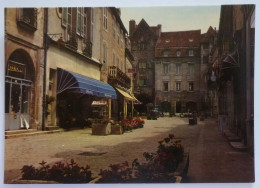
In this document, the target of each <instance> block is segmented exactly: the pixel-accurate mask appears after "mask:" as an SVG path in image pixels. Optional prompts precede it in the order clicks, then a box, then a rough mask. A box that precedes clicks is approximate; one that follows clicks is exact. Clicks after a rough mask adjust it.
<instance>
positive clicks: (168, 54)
mask: <svg viewBox="0 0 260 188" xmlns="http://www.w3.org/2000/svg"><path fill="white" fill-rule="evenodd" d="M200 37H201V31H200V30H193V31H180V32H162V33H161V35H160V38H159V39H158V41H157V44H156V46H155V61H156V63H155V105H156V106H158V107H159V108H160V110H161V111H162V112H164V113H165V114H169V115H170V114H175V115H176V114H180V113H184V112H193V111H201V110H203V106H202V101H203V94H202V93H201V90H200V89H201V83H200V82H201V79H200V77H201V75H200V71H201V61H200V56H201V54H200Z"/></svg>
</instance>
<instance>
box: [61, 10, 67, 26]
mask: <svg viewBox="0 0 260 188" xmlns="http://www.w3.org/2000/svg"><path fill="white" fill-rule="evenodd" d="M67 23H68V8H62V20H61V24H62V26H64V27H67Z"/></svg>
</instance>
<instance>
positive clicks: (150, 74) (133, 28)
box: [129, 19, 161, 113]
mask: <svg viewBox="0 0 260 188" xmlns="http://www.w3.org/2000/svg"><path fill="white" fill-rule="evenodd" d="M129 27H130V28H129V33H130V35H129V38H130V41H131V51H132V54H133V56H134V58H135V60H134V62H133V63H134V67H135V69H136V74H135V81H134V93H135V95H136V97H137V99H138V100H140V101H141V102H142V104H140V105H136V109H137V111H138V112H139V113H143V112H146V111H147V109H146V105H147V104H149V103H154V96H155V87H154V80H155V78H154V69H155V64H154V57H155V51H154V49H155V45H156V42H157V39H158V37H159V36H160V33H161V25H158V26H155V27H151V26H149V25H148V24H147V23H146V21H145V20H144V19H142V20H141V21H140V23H139V24H138V25H136V23H135V21H134V20H130V22H129Z"/></svg>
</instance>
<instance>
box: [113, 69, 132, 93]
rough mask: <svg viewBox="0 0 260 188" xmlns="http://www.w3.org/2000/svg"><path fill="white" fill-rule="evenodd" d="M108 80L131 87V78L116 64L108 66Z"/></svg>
mask: <svg viewBox="0 0 260 188" xmlns="http://www.w3.org/2000/svg"><path fill="white" fill-rule="evenodd" d="M108 80H109V82H110V83H111V82H112V83H116V84H119V85H121V86H123V87H126V88H130V87H131V80H130V78H129V77H128V76H127V75H126V74H125V73H123V72H122V71H121V70H120V69H119V68H118V67H115V66H110V67H108Z"/></svg>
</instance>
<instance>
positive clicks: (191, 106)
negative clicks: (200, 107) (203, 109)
mask: <svg viewBox="0 0 260 188" xmlns="http://www.w3.org/2000/svg"><path fill="white" fill-rule="evenodd" d="M186 110H187V112H195V111H197V104H196V103H195V102H193V101H189V102H187V103H186Z"/></svg>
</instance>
